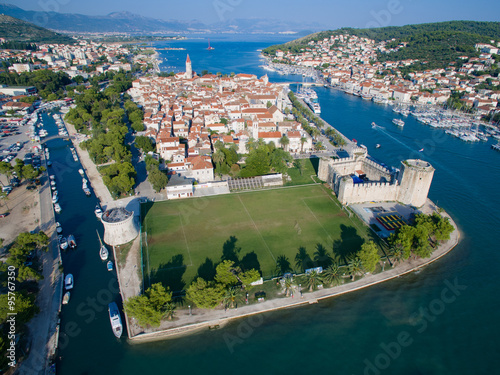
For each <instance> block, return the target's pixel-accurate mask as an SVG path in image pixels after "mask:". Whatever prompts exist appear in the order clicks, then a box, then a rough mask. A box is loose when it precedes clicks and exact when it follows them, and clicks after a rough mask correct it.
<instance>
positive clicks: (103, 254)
mask: <svg viewBox="0 0 500 375" xmlns="http://www.w3.org/2000/svg"><path fill="white" fill-rule="evenodd" d="M96 232H97V230H96ZM97 237H98V238H99V243H100V244H101V248H100V249H99V256H100V257H101V259H102V260H108V255H109V253H108V249H106V245H104V244H103V243H102V241H101V236H99V232H97Z"/></svg>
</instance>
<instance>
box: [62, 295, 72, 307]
mask: <svg viewBox="0 0 500 375" xmlns="http://www.w3.org/2000/svg"><path fill="white" fill-rule="evenodd" d="M70 296H71V293H70V292H66V293H64V296H63V300H62V304H63V305H67V304H68V302H69V297H70Z"/></svg>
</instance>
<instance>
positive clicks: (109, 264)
mask: <svg viewBox="0 0 500 375" xmlns="http://www.w3.org/2000/svg"><path fill="white" fill-rule="evenodd" d="M106 268H107V269H108V271H113V262H112V261H110V260H108V263H106Z"/></svg>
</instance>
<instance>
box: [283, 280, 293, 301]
mask: <svg viewBox="0 0 500 375" xmlns="http://www.w3.org/2000/svg"><path fill="white" fill-rule="evenodd" d="M292 288H293V279H292V278H291V277H285V291H286V296H287V297H290V291H291V290H292Z"/></svg>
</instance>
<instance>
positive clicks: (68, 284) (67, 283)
mask: <svg viewBox="0 0 500 375" xmlns="http://www.w3.org/2000/svg"><path fill="white" fill-rule="evenodd" d="M64 289H66V290H70V289H73V275H72V274H70V273H68V274H67V275H66V277H65V278H64Z"/></svg>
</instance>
